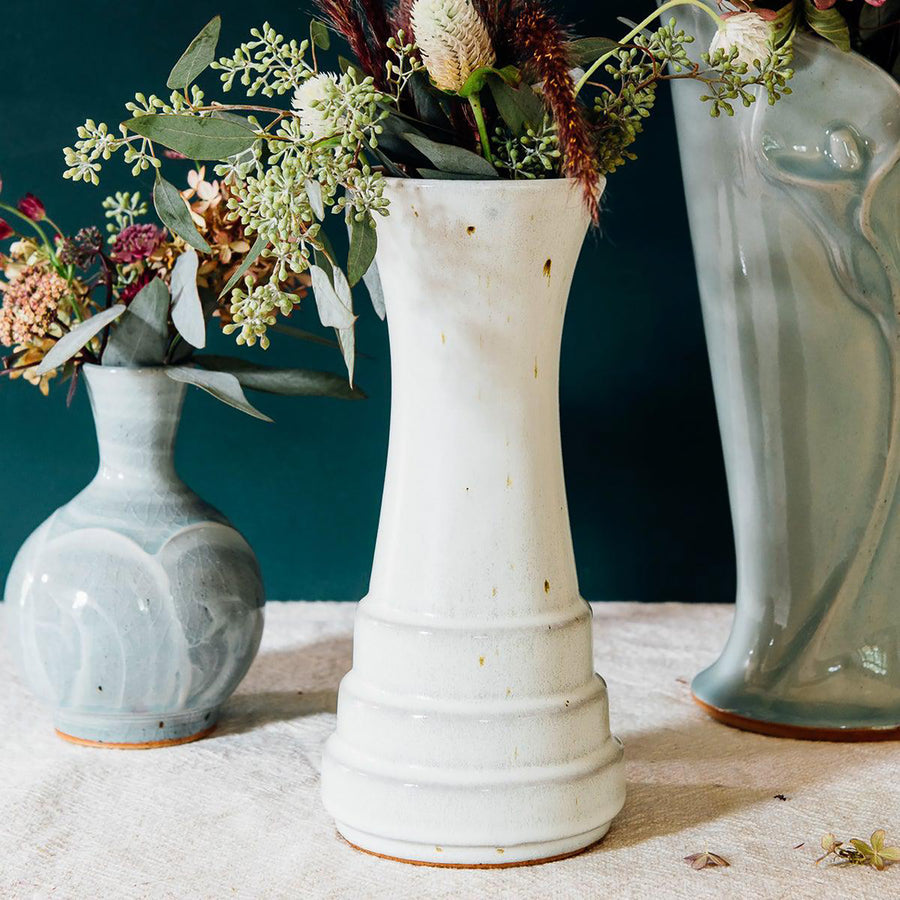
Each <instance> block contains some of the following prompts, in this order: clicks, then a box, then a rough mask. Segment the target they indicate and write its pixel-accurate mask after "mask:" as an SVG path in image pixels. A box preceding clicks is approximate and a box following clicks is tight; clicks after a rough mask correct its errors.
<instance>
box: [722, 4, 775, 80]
mask: <svg viewBox="0 0 900 900" xmlns="http://www.w3.org/2000/svg"><path fill="white" fill-rule="evenodd" d="M735 49H737V60H738V62H741V63H746V65H747V66H752V65H754V64H755V65H757V66H759V67H762V64H763V63H764V62H765V61H766V60H767V59H768V58H769V56H771V54H772V26H771V25H770V24H769V23H768V22H767V21H766V20H765V19H764V18H763V17H762V16H761V15H759V13H755V12H739V13H730V14H727V15H725V16H723V17H722V25H721V26H720V27H719V29H718V31H716V33H715V35H714V36H713V39H712V43H711V44H710V45H709V54H710V56H715V54H716V52H717V51H718V50H723V51H724V52H725V54H726V55H729V54H731V53H732V52H733V51H734V50H735Z"/></svg>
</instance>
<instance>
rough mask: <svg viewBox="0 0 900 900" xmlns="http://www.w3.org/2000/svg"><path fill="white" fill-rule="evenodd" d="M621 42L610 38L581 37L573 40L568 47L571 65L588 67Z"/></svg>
mask: <svg viewBox="0 0 900 900" xmlns="http://www.w3.org/2000/svg"><path fill="white" fill-rule="evenodd" d="M618 46H619V44H618V43H617V42H616V41H613V40H610V39H609V38H604V37H596V38H580V39H579V40H577V41H571V42H570V43H569V45H568V48H567V54H568V59H569V65H570V66H580V67H585V68H586V67H587V66H590V65H591V64H592V63H595V62H596V61H597V60H598V59H600V57H601V56H603V54H604V53H609V51H610V50H615V49H616V47H618Z"/></svg>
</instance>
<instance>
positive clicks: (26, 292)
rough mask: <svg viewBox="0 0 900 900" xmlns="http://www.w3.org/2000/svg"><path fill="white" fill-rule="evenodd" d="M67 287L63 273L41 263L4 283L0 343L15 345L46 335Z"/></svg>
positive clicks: (0, 313) (0, 318)
mask: <svg viewBox="0 0 900 900" xmlns="http://www.w3.org/2000/svg"><path fill="white" fill-rule="evenodd" d="M68 289H69V286H68V283H67V282H66V280H65V279H64V278H63V277H62V276H60V275H58V274H57V273H56V272H54V271H53V270H52V269H48V268H46V267H44V266H41V265H33V266H28V267H27V268H26V269H25V270H24V271H22V273H21V274H20V275H19V276H18V277H17V278H16V279H15V280H13V281H10V282H7V283H6V284H3V285H2V290H3V305H2V307H0V344H3V345H4V346H5V347H15V346H16V345H18V344H28V343H30V342H33V341H34V339H35V338H44V337H46V336H47V335H48V333H49V332H50V328H51V326H52V325H53V323H54V322H56V311H57V309H58V308H59V302H60V300H61V299H62V298H63V297H64V296H65V295H66V294H67V293H68Z"/></svg>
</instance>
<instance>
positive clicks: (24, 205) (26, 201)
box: [17, 194, 47, 222]
mask: <svg viewBox="0 0 900 900" xmlns="http://www.w3.org/2000/svg"><path fill="white" fill-rule="evenodd" d="M17 208H18V210H19V212H20V213H22V215H23V216H25V217H26V218H29V219H31V221H32V222H42V221H43V220H44V219H45V218H46V217H47V210H46V209H45V208H44V204H43V203H41V201H40V200H38V198H37V197H35V196H34V194H26V195H25V196H24V197H23V198H22V199H21V200H20V201H19V203H18V206H17Z"/></svg>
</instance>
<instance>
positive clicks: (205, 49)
mask: <svg viewBox="0 0 900 900" xmlns="http://www.w3.org/2000/svg"><path fill="white" fill-rule="evenodd" d="M221 30H222V17H221V16H216V17H215V18H214V19H211V20H210V21H209V22H207V23H206V25H204V27H203V29H202V30H201V31H200V33H199V34H198V35H197V37H195V38H194V39H193V40H192V41H191V42H190V44H188V48H187V50H185V51H184V53H182V54H181V59H179V60H178V62H177V63H175V66H174V67H173V69H172V71H171V72H170V73H169V79H168V81H166V87H167V88H170V89H171V90H173V91H183V90H185V89H186V88H188V87H190V86H191V85H192V84H193V83H194V82H195V81H196V80H197V77H198V76H199V75H201V74H202V73H203V72H205V71H206V70H207V69H208V68H209V66H210V64H211V63H212V62H213V61H214V60H215V58H216V47H217V46H218V43H219V32H220V31H221Z"/></svg>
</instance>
